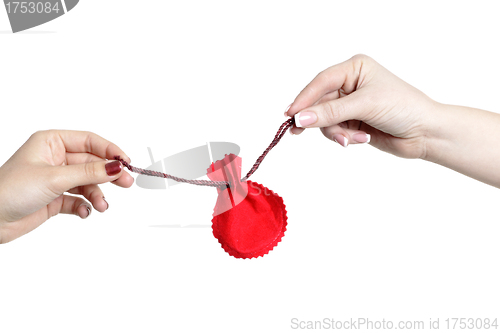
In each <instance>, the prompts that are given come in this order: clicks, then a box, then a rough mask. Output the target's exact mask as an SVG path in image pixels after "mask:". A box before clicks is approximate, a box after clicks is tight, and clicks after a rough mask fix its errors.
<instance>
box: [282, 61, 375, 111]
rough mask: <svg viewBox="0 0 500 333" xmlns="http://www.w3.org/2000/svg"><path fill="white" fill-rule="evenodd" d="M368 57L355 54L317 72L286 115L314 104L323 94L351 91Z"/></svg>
mask: <svg viewBox="0 0 500 333" xmlns="http://www.w3.org/2000/svg"><path fill="white" fill-rule="evenodd" d="M368 59H369V58H368V57H366V56H363V55H357V56H354V57H352V58H351V59H349V60H347V61H345V62H343V63H340V64H338V65H335V66H332V67H330V68H327V69H326V70H324V71H323V72H321V73H319V74H318V75H317V76H316V77H315V78H314V79H313V80H312V81H311V82H310V83H309V84H308V85H307V86H306V87H305V88H304V89H303V90H302V91H301V92H300V94H299V95H298V96H297V97H296V98H295V101H294V102H293V104H292V106H291V107H290V109H289V110H288V112H287V115H288V116H291V117H292V116H294V115H295V114H296V113H297V112H299V111H300V110H303V109H305V108H309V107H310V106H312V105H314V104H315V103H316V102H317V101H319V100H320V99H321V98H322V97H323V96H325V95H328V94H334V95H335V94H337V95H339V94H340V92H343V93H344V94H350V93H352V92H353V91H354V90H356V88H357V86H358V83H359V82H360V76H361V69H362V68H363V64H364V62H365V61H367V60H368Z"/></svg>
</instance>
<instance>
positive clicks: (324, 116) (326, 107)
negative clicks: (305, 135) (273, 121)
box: [294, 91, 367, 128]
mask: <svg viewBox="0 0 500 333" xmlns="http://www.w3.org/2000/svg"><path fill="white" fill-rule="evenodd" d="M366 111H367V110H366V103H365V102H364V96H363V94H362V93H359V92H357V91H356V92H354V93H352V94H350V95H347V96H345V97H342V98H338V99H334V100H330V101H328V102H325V103H321V104H317V105H314V106H311V107H308V108H306V109H304V110H302V111H300V112H299V113H296V114H295V116H294V117H295V125H296V126H297V127H303V128H309V127H328V126H331V125H336V124H339V123H341V122H343V121H346V120H351V119H358V120H365V118H366Z"/></svg>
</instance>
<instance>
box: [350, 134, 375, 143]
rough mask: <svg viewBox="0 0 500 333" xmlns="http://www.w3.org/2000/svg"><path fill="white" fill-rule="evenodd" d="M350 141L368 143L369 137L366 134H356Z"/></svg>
mask: <svg viewBox="0 0 500 333" xmlns="http://www.w3.org/2000/svg"><path fill="white" fill-rule="evenodd" d="M352 139H353V140H354V141H355V142H357V143H369V142H370V139H371V137H370V134H367V133H356V134H354V135H353V136H352Z"/></svg>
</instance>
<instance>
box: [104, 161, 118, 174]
mask: <svg viewBox="0 0 500 333" xmlns="http://www.w3.org/2000/svg"><path fill="white" fill-rule="evenodd" d="M105 167H106V173H107V174H108V176H114V175H116V174H117V173H120V171H122V164H121V163H120V161H113V162H109V163H108V164H106V166H105Z"/></svg>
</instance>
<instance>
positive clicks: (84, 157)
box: [66, 153, 104, 165]
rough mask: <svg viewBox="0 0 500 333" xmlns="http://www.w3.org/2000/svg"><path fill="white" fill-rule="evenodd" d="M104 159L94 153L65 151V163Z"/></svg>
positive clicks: (81, 162)
mask: <svg viewBox="0 0 500 333" xmlns="http://www.w3.org/2000/svg"><path fill="white" fill-rule="evenodd" d="M103 160H104V159H103V158H101V157H98V156H96V155H92V154H88V153H66V163H67V165H71V164H83V163H90V162H97V161H103Z"/></svg>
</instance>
